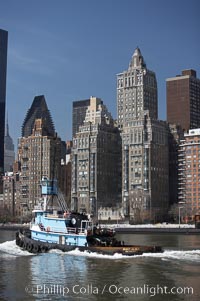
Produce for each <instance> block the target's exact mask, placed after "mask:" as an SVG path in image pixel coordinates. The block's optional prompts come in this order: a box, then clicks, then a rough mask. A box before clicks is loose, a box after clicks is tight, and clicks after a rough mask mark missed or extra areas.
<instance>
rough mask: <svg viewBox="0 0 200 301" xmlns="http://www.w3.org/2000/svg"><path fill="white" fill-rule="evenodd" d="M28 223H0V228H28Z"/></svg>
mask: <svg viewBox="0 0 200 301" xmlns="http://www.w3.org/2000/svg"><path fill="white" fill-rule="evenodd" d="M29 226H30V225H29V224H0V230H16V231H17V230H19V229H28V228H29Z"/></svg>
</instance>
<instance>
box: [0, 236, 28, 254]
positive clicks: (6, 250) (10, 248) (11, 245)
mask: <svg viewBox="0 0 200 301" xmlns="http://www.w3.org/2000/svg"><path fill="white" fill-rule="evenodd" d="M0 252H1V253H3V254H7V255H10V256H28V255H33V254H31V253H29V252H28V251H25V250H22V249H20V247H19V246H17V245H16V242H15V240H11V241H5V242H3V243H1V244H0Z"/></svg>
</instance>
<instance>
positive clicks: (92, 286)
mask: <svg viewBox="0 0 200 301" xmlns="http://www.w3.org/2000/svg"><path fill="white" fill-rule="evenodd" d="M14 238H15V232H14V231H2V230H0V301H5V300H6V301H7V300H8V301H16V300H17V301H26V300H27V301H32V300H42V301H45V300H59V301H62V300H68V301H71V300H81V301H82V300H103V301H108V300H109V301H115V300H136V301H137V300H139V301H140V300H141V301H146V300H153V301H161V300H162V301H179V300H180V301H181V300H190V301H199V300H200V236H199V235H182V234H181V235H175V234H164V235H160V234H126V235H125V234H124V235H118V238H120V239H121V240H123V241H125V242H128V243H130V244H144V245H154V244H155V245H161V246H162V247H163V248H164V252H163V253H158V254H146V255H141V256H132V257H126V256H122V255H115V256H105V255H98V254H88V253H87V252H85V253H81V252H79V251H78V250H75V251H71V252H69V253H63V252H61V251H51V252H50V253H45V254H39V255H32V254H29V253H28V252H27V251H22V250H21V249H20V248H19V247H18V246H16V245H15V241H14Z"/></svg>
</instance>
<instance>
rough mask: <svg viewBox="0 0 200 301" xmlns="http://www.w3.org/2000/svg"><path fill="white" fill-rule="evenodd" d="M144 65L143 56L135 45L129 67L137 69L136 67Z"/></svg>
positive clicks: (143, 66)
mask: <svg viewBox="0 0 200 301" xmlns="http://www.w3.org/2000/svg"><path fill="white" fill-rule="evenodd" d="M145 67H146V64H145V61H144V58H143V56H142V54H141V51H140V48H139V47H137V48H136V49H135V51H134V53H133V56H132V59H131V61H130V64H129V68H131V69H132V68H134V69H138V68H145Z"/></svg>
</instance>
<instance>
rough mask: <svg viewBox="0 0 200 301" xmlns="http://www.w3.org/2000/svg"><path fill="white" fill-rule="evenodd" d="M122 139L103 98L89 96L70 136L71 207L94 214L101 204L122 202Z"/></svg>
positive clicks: (107, 204) (107, 205)
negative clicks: (81, 123)
mask: <svg viewBox="0 0 200 301" xmlns="http://www.w3.org/2000/svg"><path fill="white" fill-rule="evenodd" d="M120 171H121V139H120V135H119V131H118V128H117V127H116V125H115V124H114V120H113V118H112V116H111V114H110V113H109V112H108V110H107V108H106V106H105V105H104V104H103V101H102V100H101V99H99V98H96V97H91V98H90V105H88V107H87V110H86V113H85V119H84V123H83V125H81V126H79V130H78V132H76V135H75V136H74V138H73V148H72V209H73V210H78V211H81V212H87V213H89V214H93V215H94V216H95V217H97V214H98V209H99V208H100V207H113V206H116V205H117V204H119V202H121V172H120Z"/></svg>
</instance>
